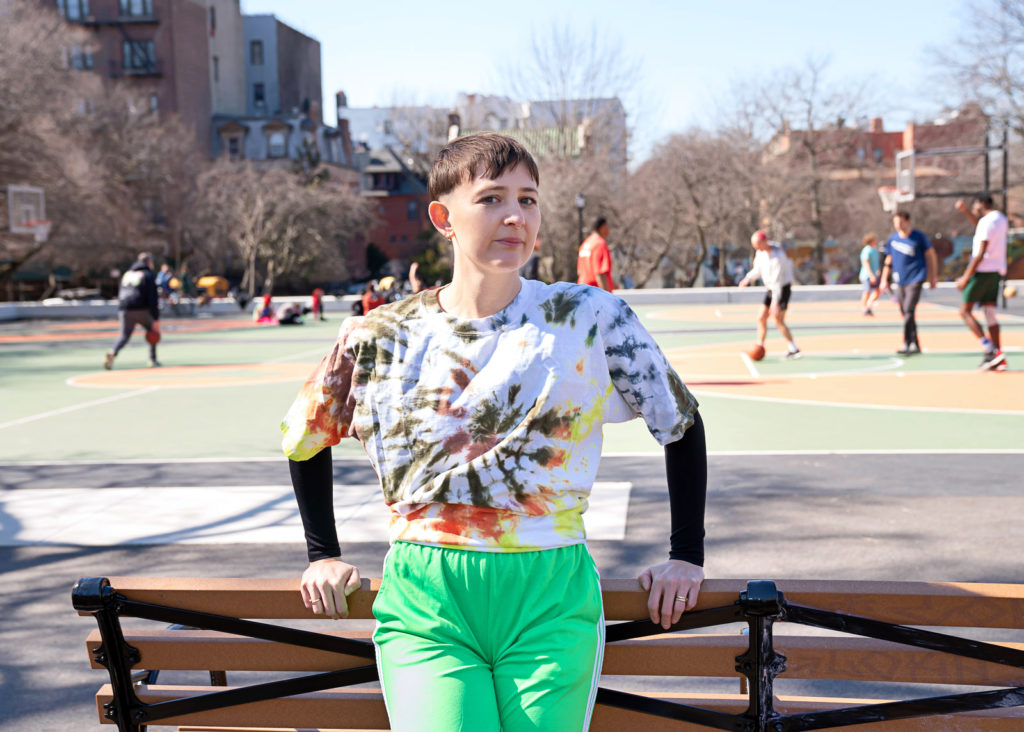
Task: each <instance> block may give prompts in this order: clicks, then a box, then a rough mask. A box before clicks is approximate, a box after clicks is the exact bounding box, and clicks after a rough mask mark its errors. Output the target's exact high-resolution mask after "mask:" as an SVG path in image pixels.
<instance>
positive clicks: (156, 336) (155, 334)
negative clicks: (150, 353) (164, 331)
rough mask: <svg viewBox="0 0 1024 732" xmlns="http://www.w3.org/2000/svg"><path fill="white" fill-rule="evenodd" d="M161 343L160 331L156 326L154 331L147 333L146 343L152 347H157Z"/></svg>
mask: <svg viewBox="0 0 1024 732" xmlns="http://www.w3.org/2000/svg"><path fill="white" fill-rule="evenodd" d="M159 342H160V329H159V328H157V327H156V326H155V325H154V326H153V328H152V329H150V330H147V331H146V343H148V344H149V345H151V346H155V345H156V344H157V343H159Z"/></svg>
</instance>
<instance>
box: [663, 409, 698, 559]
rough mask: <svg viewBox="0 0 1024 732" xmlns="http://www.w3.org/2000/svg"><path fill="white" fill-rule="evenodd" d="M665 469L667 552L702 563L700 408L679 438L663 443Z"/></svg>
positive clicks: (676, 557)
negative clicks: (668, 519)
mask: <svg viewBox="0 0 1024 732" xmlns="http://www.w3.org/2000/svg"><path fill="white" fill-rule="evenodd" d="M665 472H666V474H667V476H668V497H669V507H670V510H671V512H672V533H671V534H670V535H669V541H670V549H669V554H668V556H669V558H670V559H682V560H683V561H686V562H690V563H691V564H696V565H698V566H701V567H703V566H704V503H705V498H706V496H707V485H708V455H707V445H706V443H705V439H704V422H703V421H702V420H701V418H700V412H694V415H693V424H692V425H691V426H690V428H689V429H688V430H686V433H685V434H684V435H683V436H682V438H680V439H679V440H676V441H675V442H670V443H669V444H667V445H665Z"/></svg>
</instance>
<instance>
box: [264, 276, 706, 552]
mask: <svg viewBox="0 0 1024 732" xmlns="http://www.w3.org/2000/svg"><path fill="white" fill-rule="evenodd" d="M344 332H345V340H344V342H343V343H341V347H342V349H343V351H342V353H343V354H348V355H347V356H345V357H346V358H350V359H351V361H350V362H351V363H353V364H354V367H353V370H352V376H351V379H350V386H349V387H344V386H343V385H341V386H338V385H337V384H333V390H332V391H331V394H332V395H336V396H333V397H332V398H334V399H348V400H349V401H350V403H354V405H355V407H354V411H353V412H352V423H351V429H349V428H348V425H343V426H342V427H343V428H344V429H332V430H330V433H339V434H345V433H346V432H347V433H349V434H355V435H357V436H358V438H359V439H360V441H361V442H362V443H363V445H364V446H365V447H366V450H367V453H368V455H369V456H370V459H371V461H372V462H373V463H374V467H375V468H376V469H377V471H378V474H379V475H380V476H381V488H382V491H383V494H384V498H385V501H386V502H387V503H388V504H389V505H390V507H391V510H392V539H403V540H411V541H420V542H425V543H440V544H458V545H464V546H468V547H472V548H480V549H489V550H495V551H515V550H523V549H528V548H549V547H553V546H564V545H566V544H569V543H574V542H578V541H582V539H583V527H582V520H581V514H582V512H583V510H584V509H585V507H586V502H587V495H588V494H589V490H590V486H591V485H592V483H593V480H594V476H595V474H596V469H597V464H598V459H599V455H600V449H601V430H600V429H595V427H597V428H599V427H600V425H601V424H602V423H603V422H606V421H621V420H623V419H628V418H631V417H633V416H642V417H643V418H644V419H645V420H646V421H647V423H648V426H649V428H650V430H651V432H652V434H653V435H654V436H655V437H656V438H657V439H658V440H659V441H660V442H662V443H665V442H670V441H672V440H673V439H678V438H679V437H681V436H682V433H683V431H684V430H685V429H686V428H687V427H688V426H689V424H691V423H692V418H693V417H692V415H693V412H694V410H695V409H696V401H695V400H694V399H693V396H692V395H691V394H690V393H689V391H688V390H687V389H686V387H685V386H684V385H683V383H682V381H681V380H680V379H679V378H678V376H676V374H675V372H674V371H673V370H672V369H671V367H670V366H669V365H668V362H667V361H666V360H665V357H664V355H662V353H661V351H660V350H659V349H658V348H657V346H656V345H655V344H654V341H653V339H651V337H650V335H649V334H648V333H647V332H646V330H644V329H643V327H642V326H641V325H640V323H639V321H638V320H637V319H636V316H635V314H633V312H632V310H630V309H629V307H628V306H627V305H626V304H625V303H624V302H623V301H622V300H619V299H618V298H615V297H613V296H611V295H608V294H607V293H604V292H603V291H600V290H597V289H596V288H590V287H586V286H579V285H570V284H567V283H559V284H556V285H550V286H549V285H542V284H540V283H536V282H527V281H524V282H523V292H522V293H520V296H518V297H517V298H516V300H515V301H513V303H512V304H511V305H510V306H509V307H508V308H506V309H505V310H504V311H502V312H501V313H498V314H497V315H495V316H493V317H491V318H485V319H480V320H473V321H460V320H456V319H454V318H451V317H449V316H447V315H445V314H444V313H443V312H442V311H441V310H440V308H439V307H438V306H437V296H436V292H430V291H428V292H427V293H421V294H420V295H417V296H414V297H411V298H408V299H406V300H403V301H401V302H400V303H396V304H394V305H389V306H385V307H382V308H378V309H377V310H374V311H373V312H371V313H370V314H369V315H368V316H366V317H365V318H362V319H360V321H359V322H358V323H354V324H352V325H350V326H348V327H347V328H346V329H344ZM598 342H600V343H601V346H600V347H598V346H597V345H596V344H597V343H598ZM342 360H343V359H338V360H337V361H338V368H341V366H340V364H341V363H342ZM322 378H325V379H326V378H334V379H336V380H337V379H340V378H341V377H340V376H339V375H338V374H329V375H325V376H323V377H322ZM307 386H308V387H309V388H308V389H304V391H303V394H307V393H308V394H318V393H320V392H319V391H317V385H316V384H313V385H311V386H310V385H307ZM321 391H322V390H321ZM616 392H618V393H617V394H616ZM346 395H347V396H346ZM332 410H333V411H332ZM325 412H326V413H329V414H331V415H333V414H336V413H340V410H338V409H337V408H334V407H332V406H331V404H329V403H325V404H315V403H311V404H309V405H305V404H301V403H299V402H297V403H296V405H295V406H294V407H293V409H292V410H291V411H289V416H288V419H287V420H286V422H285V424H284V425H283V428H284V429H285V431H286V439H285V443H286V444H297V445H307V444H311V445H316V444H324V442H325V440H326V441H327V444H330V440H329V439H328V438H326V437H318V436H317V435H308V436H307V435H300V436H298V437H294V436H289V435H288V434H287V433H288V431H290V430H308V429H312V427H311V425H312V426H315V425H318V424H320V423H321V422H322V420H323V419H324V418H325V416H324V414H325ZM303 415H308V416H303ZM299 457H301V455H300V456H299ZM306 457H308V455H306ZM466 511H469V513H466Z"/></svg>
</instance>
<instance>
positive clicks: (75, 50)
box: [68, 46, 92, 71]
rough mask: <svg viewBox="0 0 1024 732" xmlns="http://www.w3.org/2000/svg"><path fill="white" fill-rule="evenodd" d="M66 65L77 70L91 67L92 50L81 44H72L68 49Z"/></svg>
mask: <svg viewBox="0 0 1024 732" xmlns="http://www.w3.org/2000/svg"><path fill="white" fill-rule="evenodd" d="M68 66H70V67H71V68H73V69H77V70H79V71H85V70H86V69H91V68H92V51H90V50H89V49H87V48H83V47H82V46H72V47H71V49H70V50H69V51H68Z"/></svg>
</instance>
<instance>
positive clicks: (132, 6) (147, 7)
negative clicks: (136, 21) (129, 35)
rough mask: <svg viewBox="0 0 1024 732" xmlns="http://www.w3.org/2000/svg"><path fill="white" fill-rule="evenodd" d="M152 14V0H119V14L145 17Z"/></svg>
mask: <svg viewBox="0 0 1024 732" xmlns="http://www.w3.org/2000/svg"><path fill="white" fill-rule="evenodd" d="M152 14H153V0H121V15H122V16H126V17H136V18H137V17H146V16H150V15H152Z"/></svg>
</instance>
